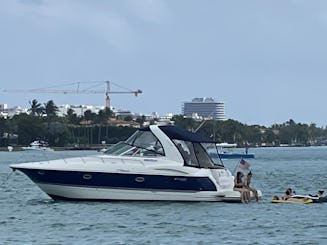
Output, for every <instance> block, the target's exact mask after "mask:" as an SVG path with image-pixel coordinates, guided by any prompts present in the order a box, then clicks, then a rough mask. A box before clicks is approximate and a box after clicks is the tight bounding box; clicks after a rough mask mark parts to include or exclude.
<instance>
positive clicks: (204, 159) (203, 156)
mask: <svg viewBox="0 0 327 245" xmlns="http://www.w3.org/2000/svg"><path fill="white" fill-rule="evenodd" d="M193 146H194V151H195V154H196V157H197V159H198V161H199V165H200V167H201V168H212V167H214V163H213V161H212V160H211V158H210V156H209V154H208V152H207V151H206V150H205V149H204V147H203V146H202V145H201V144H200V143H194V144H193Z"/></svg>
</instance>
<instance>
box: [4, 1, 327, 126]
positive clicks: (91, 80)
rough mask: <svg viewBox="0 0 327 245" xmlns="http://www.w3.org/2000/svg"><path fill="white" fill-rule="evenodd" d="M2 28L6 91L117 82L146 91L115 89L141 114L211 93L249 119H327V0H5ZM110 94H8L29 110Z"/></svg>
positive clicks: (123, 105)
mask: <svg viewBox="0 0 327 245" xmlns="http://www.w3.org/2000/svg"><path fill="white" fill-rule="evenodd" d="M0 37H1V38H0V85H1V86H0V90H3V89H14V88H19V89H63V90H65V89H77V86H80V88H81V89H82V88H84V89H91V90H92V89H96V90H105V81H110V82H111V91H113V92H115V91H116V92H119V91H133V90H137V89H141V90H142V91H143V93H142V94H140V95H139V96H137V97H135V96H134V95H133V94H111V95H110V98H111V105H112V106H113V107H115V108H120V109H126V110H131V111H133V112H138V113H142V114H150V113H152V112H157V113H159V114H160V115H165V114H167V113H173V114H181V113H182V104H183V102H185V101H190V100H192V99H193V98H195V97H212V98H214V99H216V100H217V101H223V102H225V110H226V117H227V118H231V119H234V120H237V121H239V122H241V123H244V124H248V125H253V124H259V125H265V126H271V125H272V124H275V123H284V122H286V121H288V120H290V119H293V120H294V121H295V122H297V123H307V124H310V123H315V124H316V125H317V126H323V127H324V126H326V125H327V113H326V109H325V108H326V97H327V95H326V94H327V81H326V78H327V45H326V44H327V1H322V0H316V1H305V0H271V1H269V0H247V1H244V0H231V1H227V0H226V1H219V0H204V1H200V0H178V1H176V0H124V1H122V0H94V1H88V0H1V1H0ZM72 83H75V85H68V84H72ZM76 83H79V85H76ZM59 85H62V86H59ZM69 86H70V87H69ZM127 89H128V90H127ZM104 98H105V95H104V94H103V95H102V94H94V95H93V94H92V95H90V94H77V95H76V94H54V93H51V94H44V93H28V92H25V93H8V92H0V104H8V107H13V106H17V105H20V106H22V107H25V108H28V107H29V101H31V100H33V99H37V100H38V101H39V102H40V103H46V102H47V101H49V100H53V101H54V103H55V104H56V105H61V104H74V105H78V104H83V105H104V103H105V99H104Z"/></svg>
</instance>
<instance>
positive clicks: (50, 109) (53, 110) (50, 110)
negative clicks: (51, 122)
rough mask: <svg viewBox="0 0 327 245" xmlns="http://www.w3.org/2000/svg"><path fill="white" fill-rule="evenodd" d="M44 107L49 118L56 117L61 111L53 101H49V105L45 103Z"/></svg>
mask: <svg viewBox="0 0 327 245" xmlns="http://www.w3.org/2000/svg"><path fill="white" fill-rule="evenodd" d="M44 107H45V110H44V111H45V114H47V116H49V117H52V116H56V115H57V112H58V111H59V109H58V107H57V106H56V105H55V103H54V102H53V100H49V101H48V102H47V103H45V104H44Z"/></svg>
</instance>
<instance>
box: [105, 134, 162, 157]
mask: <svg viewBox="0 0 327 245" xmlns="http://www.w3.org/2000/svg"><path fill="white" fill-rule="evenodd" d="M105 154H109V155H115V156H151V157H156V156H163V155H164V150H163V147H162V145H161V143H160V141H159V140H158V139H157V138H156V137H155V136H154V135H153V133H152V132H151V131H136V132H135V133H134V134H133V135H132V136H131V137H129V138H128V139H127V140H126V141H124V142H123V141H122V142H119V143H117V144H115V145H113V146H112V147H110V148H109V149H108V150H107V151H105Z"/></svg>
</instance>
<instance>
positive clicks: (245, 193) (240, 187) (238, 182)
mask: <svg viewBox="0 0 327 245" xmlns="http://www.w3.org/2000/svg"><path fill="white" fill-rule="evenodd" d="M243 176H244V175H243V174H242V172H237V174H236V176H235V179H234V191H239V192H240V193H241V201H242V203H248V202H249V201H250V198H249V197H250V191H249V190H248V189H247V188H245V187H244V183H243V180H242V177H243Z"/></svg>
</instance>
